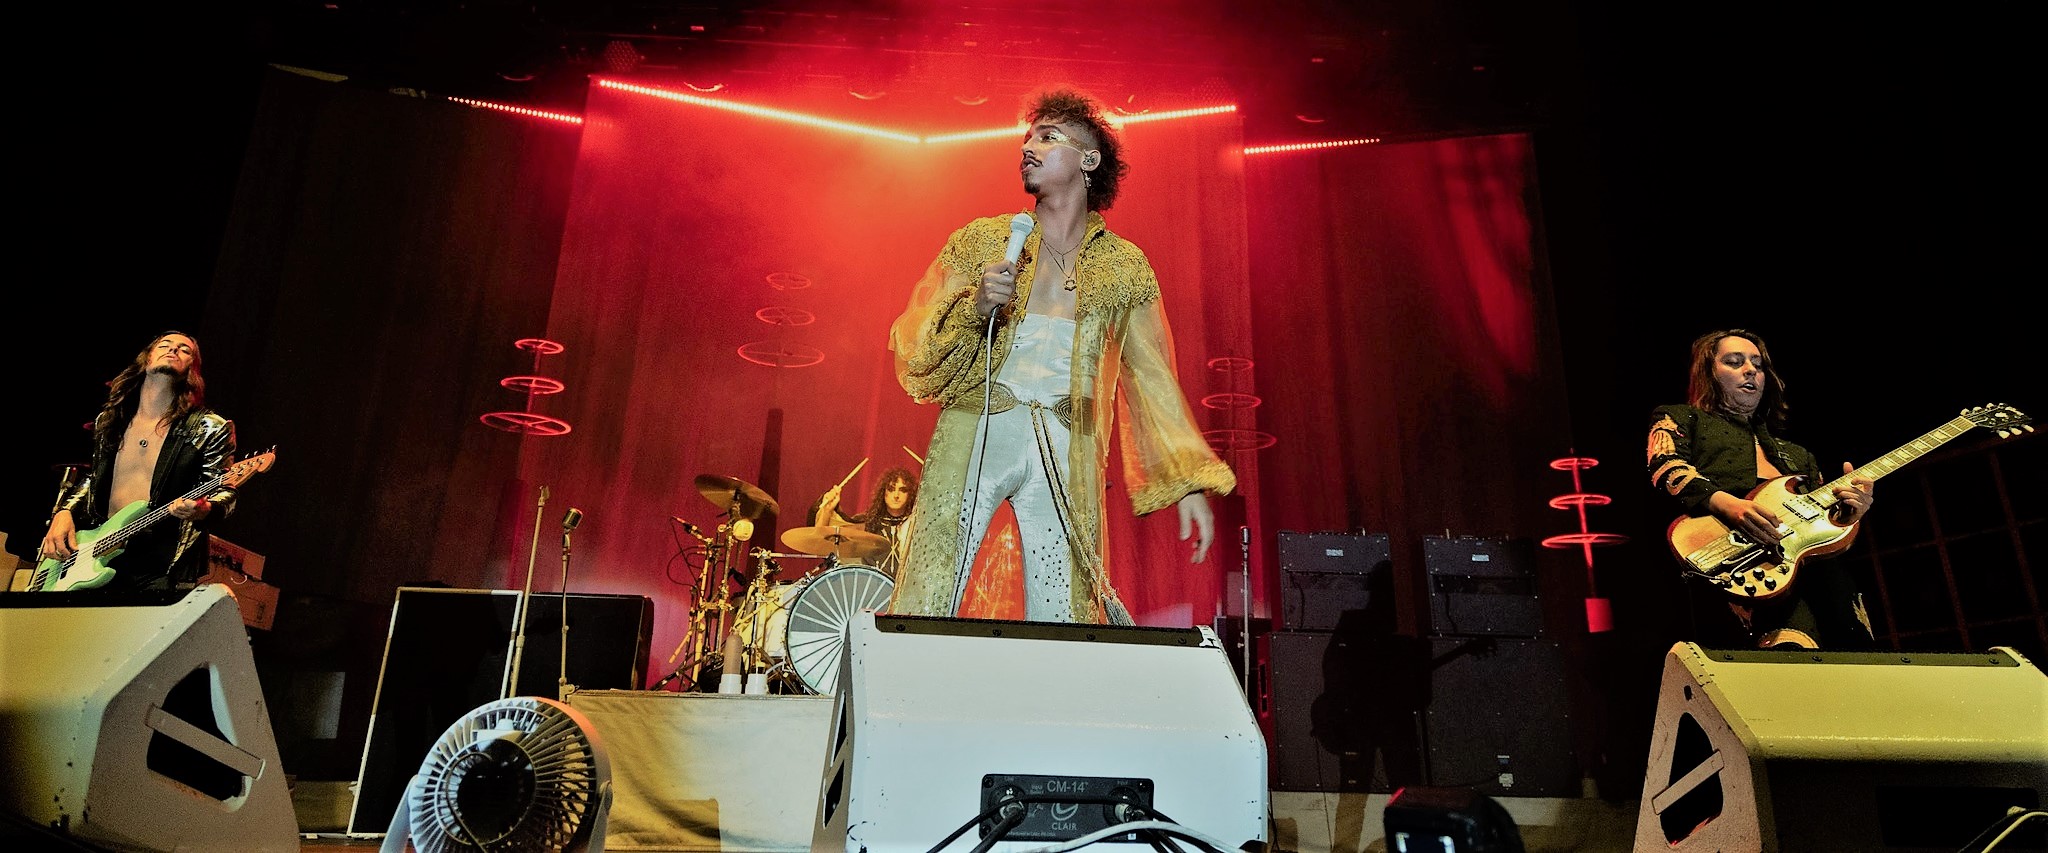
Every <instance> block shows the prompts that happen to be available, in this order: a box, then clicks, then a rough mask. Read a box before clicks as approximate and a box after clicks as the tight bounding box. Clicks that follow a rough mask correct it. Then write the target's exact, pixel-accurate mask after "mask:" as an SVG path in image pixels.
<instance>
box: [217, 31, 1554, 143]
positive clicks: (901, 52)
mask: <svg viewBox="0 0 2048 853" xmlns="http://www.w3.org/2000/svg"><path fill="white" fill-rule="evenodd" d="M259 5H260V7H261V9H260V11H259V12H258V15H257V17H256V18H255V19H254V23H253V25H252V26H250V27H248V28H247V30H246V31H247V32H249V33H250V34H251V36H252V39H253V43H254V48H253V49H254V50H256V51H257V52H258V53H259V54H261V58H262V59H263V60H264V61H266V62H271V63H276V64H282V65H290V66H296V67H301V68H306V69H309V70H314V71H320V72H326V73H331V74H338V75H344V76H347V77H348V78H350V80H351V81H353V82H357V83H361V84H365V85H371V86H377V87H380V88H403V89H413V90H420V91H426V92H432V93H437V94H449V95H458V96H463V97H475V98H493V99H510V100H515V101H519V102H522V103H526V104H535V105H542V106H549V107H556V108H561V107H573V106H574V105H575V103H577V102H580V98H581V97H582V93H583V89H584V85H585V79H586V76H587V75H589V74H593V73H614V74H620V73H629V72H630V73H633V74H636V75H655V76H665V77H674V78H676V79H678V80H682V81H685V82H688V83H690V84H691V85H697V86H700V87H710V86H724V87H727V90H728V91H733V92H738V91H749V92H764V91H775V92H777V93H784V94H786V93H791V92H797V93H801V94H804V95H806V96H809V97H814V98H817V97H826V96H835V97H841V98H844V99H846V100H847V101H848V102H849V103H850V104H851V103H853V102H856V101H865V102H874V101H891V102H892V103H893V104H894V105H895V106H897V107H899V108H906V109H915V108H918V105H920V104H921V103H925V102H933V103H951V104H976V103H980V102H982V101H983V100H984V99H986V100H987V102H989V103H991V104H995V105H998V106H996V107H992V108H999V109H1003V110H1010V109H1013V108H1014V105H1015V103H1016V102H1017V101H1018V99H1019V98H1020V97H1021V96H1022V95H1023V94H1024V93H1026V92H1028V91H1029V90H1030V89H1032V88H1034V87H1035V86H1036V85H1038V84H1039V83H1040V82H1041V81H1043V80H1044V79H1046V78H1047V77H1048V76H1057V77H1060V78H1063V79H1067V80H1070V81H1075V82H1078V83H1080V84H1082V85H1084V86H1086V87H1087V88H1089V89H1090V90H1091V91H1093V92H1095V93H1096V94H1098V95H1099V96H1101V97H1103V98H1104V99H1105V100H1108V101H1111V102H1113V103H1119V102H1120V103H1123V104H1128V105H1130V108H1131V109H1134V110H1137V109H1148V108H1151V107H1152V106H1154V105H1158V106H1160V107H1161V108H1166V107H1167V106H1169V105H1188V104H1190V103H1208V102H1213V100H1214V99H1215V98H1216V97H1229V98H1232V99H1235V100H1236V101H1237V102H1238V103H1240V105H1241V108H1242V109H1243V110H1244V112H1245V114H1246V121H1247V125H1248V134H1251V135H1264V134H1261V133H1260V131H1261V130H1266V131H1272V132H1283V131H1296V132H1299V133H1301V134H1302V135H1310V136H1315V135H1332V136H1335V135H1353V134H1371V135H1379V136H1402V135H1415V134H1436V133H1445V132H1471V131H1474V130H1491V129H1500V128H1506V127H1516V126H1527V125H1531V124H1534V123H1538V122H1540V121H1542V120H1543V118H1544V115H1545V112H1546V110H1547V109H1548V108H1549V106H1550V104H1551V102H1552V100H1553V99H1554V97H1555V94H1556V91H1557V89H1558V87H1559V86H1561V85H1563V80H1565V79H1568V72H1567V73H1566V75H1564V76H1561V75H1560V72H1559V70H1558V69H1557V68H1556V67H1554V65H1555V63H1552V62H1548V61H1546V59H1545V57H1555V56H1561V55H1566V54H1565V53H1564V52H1563V51H1561V50H1560V48H1561V47H1562V46H1563V45H1566V44H1569V43H1570V34H1569V28H1568V26H1567V25H1566V23H1565V21H1564V20H1563V16H1562V14H1561V13H1560V12H1559V11H1558V9H1559V8H1560V7H1561V6H1562V4H1561V3H1559V2H1554V0H1531V2H1519V3H1518V2H1510V1H1509V0H1458V2H1428V0H1389V1H1388V2H1332V1H1331V0H1276V1H1275V2H1259V3H1248V2H1226V0H1179V1H1178V2H1174V1H1173V0H1125V2H1110V1H1106V0H1097V2H1086V3H1084V2H1075V0H1039V1H1038V2H1029V3H1008V4H1004V3H994V2H938V1H937V0H909V2H905V0H897V2H874V0H867V1H866V2H858V1H855V2H849V0H833V1H832V2H827V0H783V2H759V1H758V0H756V2H703V0H698V2H687V0H675V2H657V1H656V0H644V1H643V2H566V0H530V1H529V2H508V0H471V2H456V0H326V1H325V2H318V1H317V0H289V1H288V2H269V3H262V4H259ZM867 108H868V109H874V107H872V106H870V107H867Z"/></svg>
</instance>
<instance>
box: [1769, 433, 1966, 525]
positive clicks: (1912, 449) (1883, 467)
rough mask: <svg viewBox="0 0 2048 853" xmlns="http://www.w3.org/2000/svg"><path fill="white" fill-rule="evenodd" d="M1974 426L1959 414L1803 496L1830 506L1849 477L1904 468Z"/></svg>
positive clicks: (1876, 475)
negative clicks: (1836, 493)
mask: <svg viewBox="0 0 2048 853" xmlns="http://www.w3.org/2000/svg"><path fill="white" fill-rule="evenodd" d="M1975 426H1977V423H1976V422H1975V421H1972V420H1970V419H1969V418H1967V417H1962V416H1958V417H1956V419H1955V420H1952V421H1949V422H1948V423H1945V424H1942V425H1941V426H1938V427H1935V428H1934V429H1931V430H1928V431H1927V432H1925V433H1923V434H1922V435H1921V436H1920V437H1919V438H1916V439H1913V440H1912V441H1909V442H1906V443H1905V444H1904V445H1902V446H1900V447H1899V449H1897V450H1894V451H1892V452H1890V453H1887V454H1885V455H1883V456H1880V457H1878V458H1877V459H1875V460H1873V461H1871V463H1870V464H1868V465H1864V466H1862V467H1860V468H1857V469H1856V470H1854V471H1850V472H1849V473H1847V474H1843V475H1842V476H1840V477H1837V478H1835V479H1833V480H1830V481H1828V484H1827V485H1825V486H1822V487H1820V488H1818V489H1814V490H1813V491H1811V492H1808V493H1807V495H1806V496H1807V497H1808V498H1811V499H1812V500H1813V502H1814V503H1816V504H1818V505H1820V506H1821V507H1829V506H1833V505H1834V504H1835V503H1836V498H1835V489H1836V488H1838V487H1846V486H1848V485H1849V481H1850V480H1852V479H1855V478H1857V477H1868V478H1870V479H1871V480H1873V481H1875V480H1877V479H1878V478H1879V477H1883V476H1884V475H1886V474H1889V473H1891V472H1893V471H1897V470H1899V469H1900V468H1904V467H1906V463H1909V462H1912V461H1913V460H1915V459H1918V458H1920V457H1922V456H1925V455H1927V454H1928V453H1931V452H1933V451H1934V449H1935V448H1937V447H1940V446H1942V445H1944V444H1947V443H1948V442H1949V440H1950V439H1953V438H1955V437H1956V436H1959V435H1962V434H1963V433H1966V432H1969V431H1970V430H1971V429H1972V428H1973V427H1975Z"/></svg>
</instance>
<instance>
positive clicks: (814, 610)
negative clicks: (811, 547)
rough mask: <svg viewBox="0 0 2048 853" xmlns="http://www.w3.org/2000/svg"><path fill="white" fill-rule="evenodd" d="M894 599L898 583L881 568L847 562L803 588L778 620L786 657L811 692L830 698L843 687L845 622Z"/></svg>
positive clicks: (787, 602)
mask: <svg viewBox="0 0 2048 853" xmlns="http://www.w3.org/2000/svg"><path fill="white" fill-rule="evenodd" d="M895 594H896V582H895V581H894V580H891V579H890V578H889V576H888V575H886V574H883V573H882V572H881V571H880V570H879V569H873V568H869V567H867V566H863V565H859V564H854V563H848V564H842V565H840V566H839V567H838V568H835V569H832V570H831V571H828V572H825V573H824V574H820V575H817V576H815V577H812V578H810V579H807V580H805V581H803V582H802V583H801V584H799V588H798V589H797V590H796V595H795V597H794V598H792V599H789V600H788V601H786V603H785V606H784V608H783V611H782V613H781V614H780V615H779V616H778V617H777V618H778V621H780V622H782V628H783V631H784V633H783V642H782V644H781V645H782V650H783V653H784V654H786V655H788V657H787V661H788V663H789V666H790V668H792V669H794V670H796V675H797V677H798V678H800V679H803V682H804V686H805V687H808V688H810V691H811V692H812V693H816V694H820V695H830V694H831V693H832V691H833V690H834V688H836V687H838V685H839V659H840V658H841V657H842V656H844V655H845V654H846V623H848V622H850V621H852V620H853V617H854V616H855V615H856V614H858V613H860V612H861V611H863V610H881V609H883V608H885V607H888V606H889V599H890V597H892V596H894V595H895Z"/></svg>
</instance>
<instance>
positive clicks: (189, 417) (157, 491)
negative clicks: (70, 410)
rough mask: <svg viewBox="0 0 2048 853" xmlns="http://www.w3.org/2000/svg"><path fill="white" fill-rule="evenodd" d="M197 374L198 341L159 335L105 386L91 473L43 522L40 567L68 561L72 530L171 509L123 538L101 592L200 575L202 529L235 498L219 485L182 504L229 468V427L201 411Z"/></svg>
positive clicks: (188, 582)
mask: <svg viewBox="0 0 2048 853" xmlns="http://www.w3.org/2000/svg"><path fill="white" fill-rule="evenodd" d="M199 367H200V356H199V342H198V341H197V340H195V339H194V338H193V337H192V336H191V335H187V334H185V333H183V332H175V331H173V332H165V333H164V334H162V335H159V336H158V337H157V338H156V339H155V340H153V341H151V342H150V343H149V345H148V346H146V347H144V348H143V349H142V352H140V353H137V354H136V356H135V360H134V361H133V362H131V363H130V364H129V365H128V366H127V367H126V368H124V369H123V370H122V371H121V372H120V374H118V375H116V376H115V377H114V379H113V381H112V382H110V383H108V390H107V402H106V405H105V406H104V407H102V408H101V410H100V413H99V416H98V417H97V418H95V419H94V421H93V458H92V472H91V474H90V475H88V476H87V477H86V478H84V479H83V480H81V481H80V482H79V484H78V485H77V486H76V487H75V488H74V489H72V491H71V492H70V493H68V494H66V495H65V496H64V497H63V498H62V500H61V502H60V504H59V506H60V508H59V509H58V510H57V512H56V513H55V514H54V515H53V516H52V517H51V519H50V528H49V530H48V532H46V533H45V534H44V535H43V548H42V556H43V558H45V559H48V558H69V557H70V556H71V555H72V554H73V553H74V552H76V551H77V549H78V541H79V539H78V534H79V531H81V530H93V529H95V528H98V527H100V526H101V525H105V524H107V522H108V518H109V516H111V515H113V514H114V513H116V512H117V511H119V510H120V509H121V508H122V507H126V506H128V505H130V504H132V503H134V502H136V501H145V502H147V504H148V506H150V507H152V508H154V507H160V506H164V505H165V504H164V502H165V501H172V502H171V503H170V504H169V505H168V507H167V509H166V512H167V514H168V516H169V517H167V518H163V519H161V520H159V521H157V522H156V523H155V524H153V525H151V526H150V527H149V528H148V529H147V530H144V531H141V532H140V533H137V534H136V535H134V536H133V537H131V538H129V539H128V540H127V542H126V544H125V546H123V547H122V550H121V553H120V554H119V555H118V556H116V557H114V558H112V559H111V560H109V561H108V562H107V563H106V565H107V568H111V569H113V570H114V576H113V578H112V580H110V581H108V582H107V583H106V585H105V586H104V587H101V588H103V589H108V590H168V589H176V588H186V587H190V586H192V585H193V584H194V583H195V582H196V581H197V580H198V579H199V578H200V577H201V576H202V575H204V574H205V573H206V552H207V534H206V528H207V526H209V522H212V521H218V520H219V519H222V518H225V517H227V516H228V514H230V513H232V512H233V511H234V505H235V504H234V501H235V491H234V489H232V488H229V487H226V486H223V487H222V488H220V489H218V490H216V491H213V492H211V493H208V494H205V495H201V496H199V497H197V498H194V499H191V500H185V499H182V496H183V495H184V494H185V493H187V492H190V491H192V490H193V489H195V488H197V487H199V486H200V485H201V484H203V483H206V482H208V481H210V480H214V479H216V478H219V477H221V476H222V474H223V473H224V472H226V471H227V470H228V467H229V466H230V465H232V464H233V463H234V456H235V425H234V422H233V421H230V420H228V419H227V418H224V417H221V416H220V415H219V414H216V413H215V412H213V411H212V410H209V409H207V408H206V402H205V401H206V380H205V378H204V376H203V375H202V374H201V373H200V369H199ZM174 498H175V499H177V500H174V501H173V499H174ZM106 532H111V531H103V532H102V535H104V534H105V533H106Z"/></svg>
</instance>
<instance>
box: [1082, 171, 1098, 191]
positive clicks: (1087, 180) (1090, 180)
mask: <svg viewBox="0 0 2048 853" xmlns="http://www.w3.org/2000/svg"><path fill="white" fill-rule="evenodd" d="M1081 186H1084V187H1092V186H1095V176H1094V175H1091V174H1088V173H1087V172H1082V173H1081Z"/></svg>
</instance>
